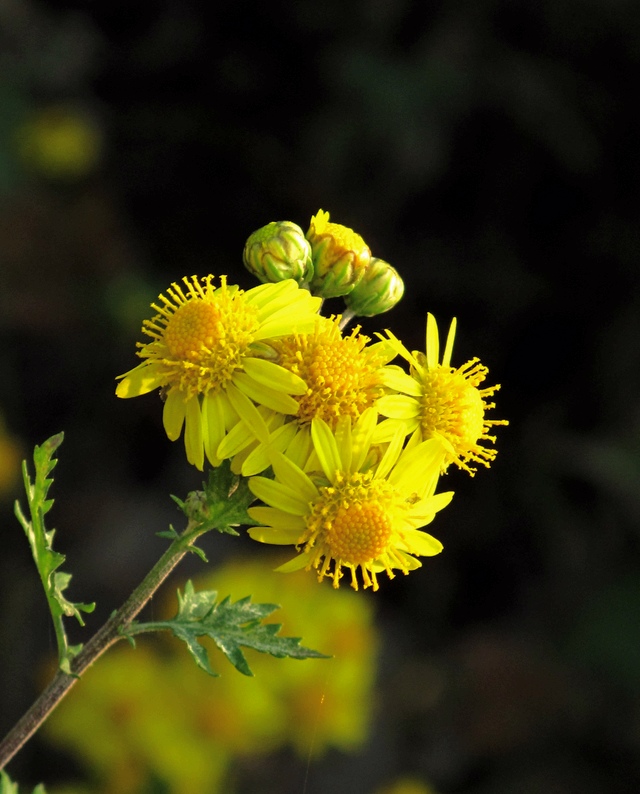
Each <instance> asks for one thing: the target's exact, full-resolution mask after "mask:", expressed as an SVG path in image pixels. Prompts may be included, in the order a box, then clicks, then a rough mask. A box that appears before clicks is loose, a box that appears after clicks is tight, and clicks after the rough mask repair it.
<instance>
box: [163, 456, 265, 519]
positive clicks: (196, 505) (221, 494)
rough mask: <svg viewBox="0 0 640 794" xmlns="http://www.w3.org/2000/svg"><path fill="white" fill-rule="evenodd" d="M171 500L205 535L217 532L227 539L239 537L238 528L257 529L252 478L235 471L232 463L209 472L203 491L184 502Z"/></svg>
mask: <svg viewBox="0 0 640 794" xmlns="http://www.w3.org/2000/svg"><path fill="white" fill-rule="evenodd" d="M171 498H172V499H173V501H174V502H175V503H176V504H177V505H178V507H179V508H180V510H182V512H183V513H184V514H185V515H186V516H187V518H188V519H189V520H190V521H192V522H194V523H196V524H199V529H200V530H201V531H202V532H207V531H209V530H211V529H215V530H217V531H218V532H222V533H224V534H227V535H238V532H237V531H236V530H235V529H234V527H238V526H242V525H245V526H246V525H253V524H255V521H253V519H252V518H251V517H250V516H249V514H248V513H247V508H248V507H249V506H250V505H251V504H252V503H253V502H254V501H255V496H254V495H253V494H252V493H251V491H250V490H249V485H248V478H246V477H241V476H240V475H238V474H234V473H233V472H232V471H231V464H230V463H229V461H223V462H222V464H221V465H220V466H217V467H216V468H215V469H211V470H210V471H209V479H208V481H207V482H206V483H202V490H201V491H191V492H190V493H189V494H188V495H187V498H186V499H185V500H184V501H183V500H182V499H179V498H178V497H177V496H174V495H172V496H171Z"/></svg>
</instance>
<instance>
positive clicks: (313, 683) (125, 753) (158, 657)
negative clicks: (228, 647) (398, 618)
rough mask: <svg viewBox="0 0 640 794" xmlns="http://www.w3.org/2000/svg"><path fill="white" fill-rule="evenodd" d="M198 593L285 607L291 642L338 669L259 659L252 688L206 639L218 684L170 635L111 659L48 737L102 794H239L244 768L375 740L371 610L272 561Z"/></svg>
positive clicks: (68, 702) (55, 718) (205, 581)
mask: <svg viewBox="0 0 640 794" xmlns="http://www.w3.org/2000/svg"><path fill="white" fill-rule="evenodd" d="M194 584H195V585H196V588H197V589H199V590H202V589H204V590H210V589H215V590H217V591H218V594H219V598H220V600H221V599H222V598H223V597H224V596H225V595H228V594H232V595H233V597H234V599H235V598H236V597H237V598H241V597H243V596H244V595H249V594H251V596H252V600H253V601H255V602H261V603H277V604H280V605H281V610H279V611H278V612H276V613H275V614H274V616H273V620H274V621H277V622H282V623H283V624H284V625H283V629H282V632H283V633H284V634H286V635H289V636H303V638H304V641H305V644H307V645H310V646H311V647H316V648H318V649H319V650H321V651H322V652H323V653H326V654H331V655H332V658H330V659H306V660H294V659H275V658H274V657H272V656H269V655H265V654H258V653H257V652H253V651H251V650H250V649H248V650H247V651H246V654H247V658H248V660H249V664H250V666H251V669H252V671H253V673H254V676H253V677H247V676H243V675H240V674H239V673H238V672H237V671H236V670H234V669H233V668H232V667H231V666H230V665H229V664H228V663H227V662H226V660H224V659H223V657H222V655H221V654H219V653H218V652H217V651H216V650H215V645H214V644H213V642H211V641H209V640H208V639H207V638H202V641H203V642H204V644H206V645H207V646H208V648H209V651H210V655H211V660H212V664H213V666H214V668H215V669H216V671H217V672H219V673H220V674H221V677H220V678H212V677H210V676H208V675H206V673H204V672H203V671H202V670H201V669H200V668H198V667H197V666H196V664H195V663H194V661H193V659H192V658H191V657H190V656H189V654H188V652H187V650H186V648H185V647H184V645H183V644H182V643H181V642H179V641H178V640H176V639H175V638H173V637H172V636H170V635H169V634H166V635H161V637H162V639H161V640H160V642H158V641H156V642H138V643H137V647H136V648H132V647H130V646H129V645H126V644H124V643H122V644H121V645H119V646H117V647H116V648H114V649H111V650H109V651H108V652H107V653H106V654H105V655H104V656H103V657H101V658H100V659H99V660H98V661H97V662H96V664H95V665H94V666H93V667H92V668H90V669H89V670H88V671H87V672H86V673H85V674H84V675H83V676H82V680H81V681H80V682H78V684H77V685H76V687H74V689H72V690H71V692H69V694H68V695H67V697H66V698H65V699H64V700H63V701H62V703H61V704H60V705H59V706H58V708H57V709H56V710H55V711H54V712H53V713H52V715H51V716H50V717H49V719H48V721H47V723H46V724H45V726H44V732H45V735H46V737H47V738H48V740H49V741H50V742H52V743H53V744H55V745H57V746H59V747H64V748H65V749H66V750H67V751H68V752H70V753H73V754H74V755H75V756H76V757H77V758H78V760H79V761H81V762H82V763H83V765H84V766H85V767H86V768H87V770H88V771H89V772H90V773H91V774H92V777H93V779H94V780H95V781H97V783H96V785H97V787H93V788H92V789H91V790H92V791H93V792H94V794H95V792H96V791H100V792H104V794H111V793H112V792H117V793H118V794H138V793H139V792H140V791H141V790H144V788H145V785H148V784H149V781H150V780H151V779H153V780H156V781H158V782H159V783H161V784H162V785H163V786H166V788H167V790H168V791H171V792H172V794H200V792H207V794H228V793H229V791H230V790H231V788H232V786H231V784H230V782H229V777H228V775H229V770H230V768H231V765H232V764H233V761H234V759H236V760H238V759H242V758H244V757H251V756H256V755H261V754H265V753H269V752H272V751H274V750H277V749H279V748H282V747H283V746H285V745H291V746H293V747H294V748H295V750H296V751H297V752H298V753H299V754H300V755H301V757H303V758H308V757H309V755H319V754H321V753H322V752H324V751H325V750H326V749H327V748H328V747H336V748H339V749H341V750H343V751H353V750H355V749H357V748H358V747H359V746H360V745H361V744H362V743H363V741H364V740H365V739H366V737H367V733H368V728H369V724H370V721H371V713H372V708H373V698H372V691H373V686H374V678H375V669H376V655H377V648H378V637H377V634H376V630H375V626H374V622H373V613H372V609H371V605H370V604H369V603H368V602H367V601H366V600H363V599H361V598H358V597H356V596H355V594H352V593H350V592H345V591H341V592H335V591H333V590H331V589H324V588H318V587H316V586H315V585H314V584H313V582H312V581H311V580H310V579H309V578H308V577H307V576H305V575H303V574H298V575H293V576H288V577H283V576H281V575H279V574H277V573H275V572H273V571H272V570H270V568H269V566H268V564H267V566H265V562H264V560H261V561H260V562H257V561H250V560H243V559H239V560H235V561H231V562H229V563H227V564H225V565H223V566H221V567H220V568H218V569H217V570H215V571H213V572H212V573H208V574H207V575H205V576H202V577H200V578H198V579H196V580H195V582H194ZM165 601H166V603H164V604H163V603H160V604H159V605H158V606H157V609H158V612H159V613H160V615H163V614H164V615H165V616H166V617H169V616H170V615H172V614H173V613H174V612H175V596H173V597H172V598H170V599H169V598H167V599H165Z"/></svg>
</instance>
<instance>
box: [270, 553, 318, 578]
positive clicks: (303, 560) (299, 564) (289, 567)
mask: <svg viewBox="0 0 640 794" xmlns="http://www.w3.org/2000/svg"><path fill="white" fill-rule="evenodd" d="M310 562H311V552H303V553H302V554H298V556H297V557H294V558H293V559H292V560H289V562H285V563H283V564H282V565H279V566H278V567H277V568H274V569H273V570H274V571H278V572H279V573H293V571H299V570H300V569H301V568H306V567H307V565H309V563H310Z"/></svg>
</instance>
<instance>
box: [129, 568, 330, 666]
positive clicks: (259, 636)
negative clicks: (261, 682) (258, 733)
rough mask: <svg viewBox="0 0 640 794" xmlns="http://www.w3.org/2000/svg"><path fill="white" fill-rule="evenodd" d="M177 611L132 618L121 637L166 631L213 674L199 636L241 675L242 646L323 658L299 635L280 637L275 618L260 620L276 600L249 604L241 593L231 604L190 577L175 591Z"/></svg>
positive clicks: (274, 606) (278, 654) (281, 655)
mask: <svg viewBox="0 0 640 794" xmlns="http://www.w3.org/2000/svg"><path fill="white" fill-rule="evenodd" d="M177 595H178V613H177V614H176V616H175V617H174V618H172V619H171V620H161V621H154V622H152V623H137V622H135V621H134V622H133V623H131V624H130V625H129V626H128V627H127V629H126V636H129V635H132V634H142V633H146V632H150V631H170V632H172V633H173V634H174V636H176V637H177V638H178V639H180V640H182V641H183V642H184V643H185V644H186V645H187V648H188V650H189V652H190V653H191V655H192V656H193V658H194V659H195V662H196V664H197V665H198V666H199V667H201V668H202V669H203V670H204V671H205V672H207V673H209V675H212V676H217V675H218V674H217V673H216V672H215V671H214V670H213V669H212V667H211V664H210V663H209V655H208V653H207V650H206V648H205V647H204V646H203V645H202V644H201V643H200V642H199V640H198V637H203V636H206V637H210V638H211V639H212V640H213V641H214V642H215V644H216V645H217V647H218V648H219V650H221V651H222V653H223V654H224V655H225V656H226V657H227V659H228V660H229V661H230V662H231V664H232V665H233V666H234V667H235V668H236V670H238V671H239V672H240V673H242V674H243V675H247V676H252V675H253V673H252V672H251V669H250V667H249V665H248V663H247V660H246V658H245V656H244V654H243V653H242V650H241V646H242V647H245V648H253V650H255V651H259V652H260V653H269V654H271V656H275V657H277V658H280V659H282V658H284V657H289V658H291V659H328V658H329V657H328V656H326V655H325V654H323V653H320V652H319V651H313V650H311V649H309V648H305V647H304V646H302V645H300V637H280V636H278V632H279V631H280V629H281V628H282V626H281V624H278V623H263V622H262V621H263V620H265V619H266V618H268V617H269V615H271V614H272V612H275V610H276V609H279V607H278V605H277V604H254V603H252V602H251V597H250V596H247V597H246V598H241V599H239V600H238V601H235V602H234V603H231V600H230V597H229V596H227V597H226V598H224V599H223V600H222V601H217V597H218V593H217V592H216V591H215V590H201V591H199V592H196V591H195V590H194V588H193V584H192V582H190V581H189V582H187V583H186V585H185V588H184V595H182V594H181V593H180V591H179V590H178V592H177Z"/></svg>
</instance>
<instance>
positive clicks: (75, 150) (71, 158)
mask: <svg viewBox="0 0 640 794" xmlns="http://www.w3.org/2000/svg"><path fill="white" fill-rule="evenodd" d="M16 139H17V146H18V151H19V154H20V156H21V157H22V159H23V161H24V162H25V163H26V164H27V165H28V166H29V167H30V168H32V169H33V170H34V171H37V172H39V173H41V174H42V175H43V176H45V177H49V178H52V179H77V178H80V177H83V176H85V175H86V174H88V173H90V172H91V171H93V169H94V168H95V167H96V165H97V164H98V161H99V159H100V156H101V153H102V145H103V141H102V131H101V130H100V128H99V127H98V126H97V124H96V122H95V121H94V119H92V117H91V116H90V115H89V114H87V113H85V112H82V111H81V110H79V109H77V108H74V107H72V106H66V105H55V106H52V107H48V108H45V109H43V110H40V111H39V112H38V113H36V114H34V115H33V117H32V118H31V119H29V120H28V121H27V122H26V123H25V124H23V125H22V127H20V128H19V129H18V130H17V133H16Z"/></svg>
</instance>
